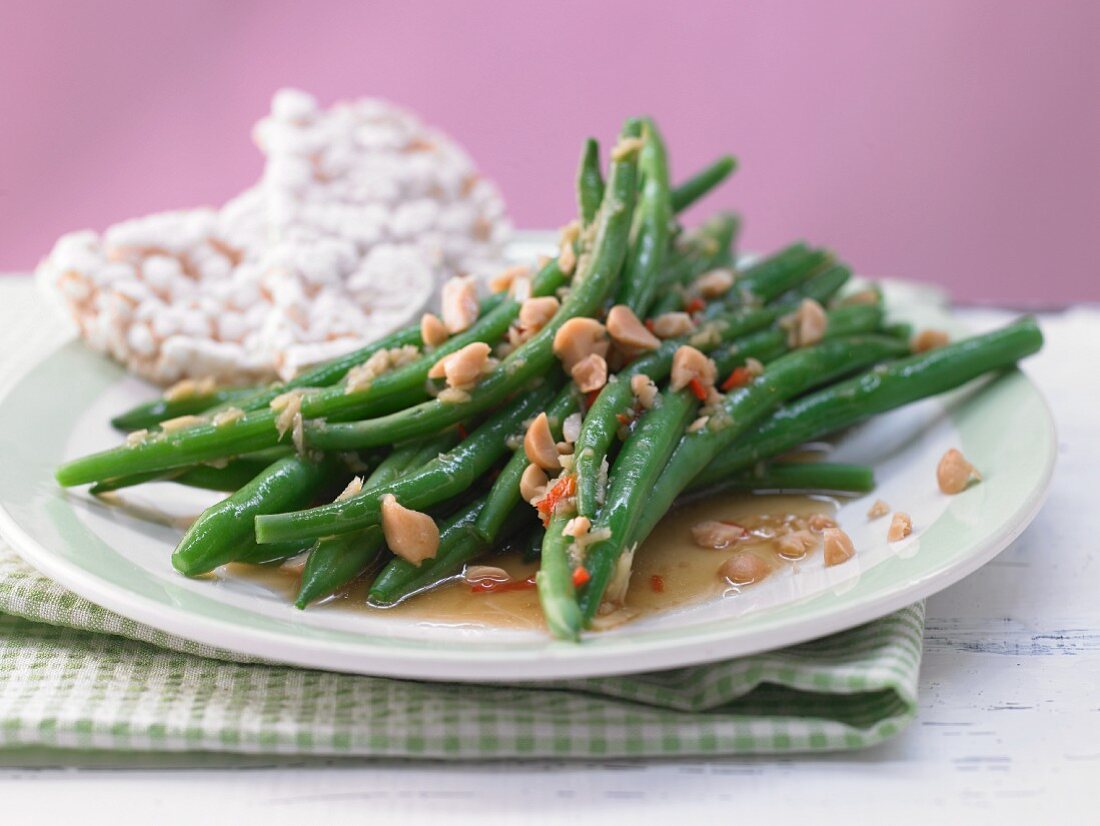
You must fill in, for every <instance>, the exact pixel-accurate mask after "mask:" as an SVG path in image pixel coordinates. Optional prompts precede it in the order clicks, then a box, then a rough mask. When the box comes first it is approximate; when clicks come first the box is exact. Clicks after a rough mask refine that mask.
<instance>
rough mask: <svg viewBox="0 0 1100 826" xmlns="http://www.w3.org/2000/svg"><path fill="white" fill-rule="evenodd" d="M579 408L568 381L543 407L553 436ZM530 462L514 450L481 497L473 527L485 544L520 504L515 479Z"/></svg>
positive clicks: (499, 530)
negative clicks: (490, 486) (555, 396)
mask: <svg viewBox="0 0 1100 826" xmlns="http://www.w3.org/2000/svg"><path fill="white" fill-rule="evenodd" d="M579 410H580V399H579V398H578V391H577V386H576V385H575V384H573V382H569V383H568V384H567V385H566V386H565V387H563V388H562V390H561V392H560V393H558V395H557V398H555V399H554V400H553V402H551V403H550V406H549V407H548V408H547V409H546V416H547V418H548V419H549V420H550V431H551V433H552V434H553V435H554V437H555V438H560V437H561V428H562V423H563V422H564V421H565V419H566V417H568V416H570V415H571V414H573V413H576V412H577V411H579ZM528 464H530V462H529V461H528V459H527V454H526V453H524V451H523V449H522V448H519V449H517V450H516V451H515V452H514V453H513V454H512V458H511V459H509V460H508V462H507V463H506V464H505V465H504V468H503V469H502V470H501V472H500V475H499V476H497V478H496V479H495V480H494V481H493V487H492V488H491V489H490V491H489V494H488V496H487V497H486V500H485V508H484V509H483V510H482V512H481V515H480V516H478V519H477V524H476V526H475V527H476V529H477V531H478V533H480V534H481V536H482V538H483V539H484V540H485V542H487V543H488V544H490V545H492V544H495V543H496V541H497V539H498V538H499V536H500V532H501V529H502V526H503V525H504V523H505V521H506V520H507V518H508V514H510V513H512V511H514V510H515V509H516V506H517V505H519V503H520V492H519V480H520V477H521V476H523V472H524V471H525V470H526V469H527V465H528Z"/></svg>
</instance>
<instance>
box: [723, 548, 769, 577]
mask: <svg viewBox="0 0 1100 826" xmlns="http://www.w3.org/2000/svg"><path fill="white" fill-rule="evenodd" d="M771 572H772V568H771V565H769V564H768V563H767V562H765V561H764V560H763V559H761V558H760V557H758V556H756V555H755V554H754V553H752V552H751V551H737V552H736V553H735V554H734V555H733V556H731V557H730V558H729V559H727V560H726V561H725V562H723V563H722V566H721V567H720V568H719V569H718V576H720V577H722V578H723V579H725V580H726V581H728V582H730V583H731V584H733V585H752V584H753V583H754V582H760V581H761V580H763V579H766V578H767V576H768V574H770V573H771Z"/></svg>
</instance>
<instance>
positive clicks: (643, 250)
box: [615, 119, 672, 318]
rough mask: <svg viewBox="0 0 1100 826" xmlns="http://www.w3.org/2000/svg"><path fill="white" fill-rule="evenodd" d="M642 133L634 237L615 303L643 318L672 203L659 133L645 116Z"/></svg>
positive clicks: (654, 286)
mask: <svg viewBox="0 0 1100 826" xmlns="http://www.w3.org/2000/svg"><path fill="white" fill-rule="evenodd" d="M642 134H643V139H644V141H645V143H644V144H643V146H642V150H641V153H640V155H639V158H638V169H639V172H640V173H641V174H642V175H644V182H643V184H642V191H641V194H640V195H639V196H638V206H637V209H636V212H635V219H634V230H633V234H634V240H633V243H632V244H631V247H630V251H629V253H628V254H627V257H626V264H625V265H624V269H623V277H622V279H621V281H620V282H619V291H618V294H617V295H616V296H615V303H616V304H625V305H626V306H627V307H629V308H630V309H631V310H632V311H633V312H634V313H635V315H638V316H640V317H643V318H644V317H645V315H646V312H647V311H648V309H649V305H650V304H652V303H653V298H654V296H655V295H656V292H657V282H658V276H659V274H660V272H661V268H662V266H663V264H664V261H665V256H666V253H667V251H668V240H669V231H670V227H671V225H672V203H671V201H670V199H669V188H668V161H667V159H666V157H665V145H664V141H663V140H662V139H661V133H660V132H658V131H657V127H656V125H655V124H654V123H653V121H652V120H648V119H647V120H645V121H644V124H643V129H642Z"/></svg>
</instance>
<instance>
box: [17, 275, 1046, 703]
mask: <svg viewBox="0 0 1100 826" xmlns="http://www.w3.org/2000/svg"><path fill="white" fill-rule="evenodd" d="M930 296H932V297H934V294H930V293H928V292H927V291H921V290H920V289H918V288H914V287H912V286H910V285H904V284H892V285H890V286H889V289H888V302H889V304H890V306H891V307H892V308H893V310H895V311H896V312H895V313H894V314H895V315H896V316H902V317H908V318H910V319H914V320H917V321H919V322H920V323H922V324H934V325H936V326H940V327H948V328H952V329H955V330H956V331H957V327H956V326H955V325H953V324H952V322H951V320H950V319H949V318H948V317H946V315H945V314H944V312H943V311H942V309H941V308H940V307H938V306H937V305H936V303H935V302H934V301H929V297H930ZM150 392H151V391H150V389H149V388H148V387H147V386H146V385H144V384H142V383H141V382H139V381H137V380H135V379H133V378H131V377H128V376H126V375H124V374H123V373H122V371H121V370H120V369H119V368H117V367H116V366H114V365H113V364H111V363H109V362H108V361H106V360H105V359H103V358H101V357H99V356H96V355H95V354H93V353H90V352H89V351H87V350H86V349H84V348H83V347H81V346H80V345H78V344H75V343H74V344H69V345H67V346H65V347H63V348H62V349H60V350H59V351H57V352H56V353H54V354H53V355H51V356H49V357H48V358H46V359H45V360H43V361H42V362H41V363H40V364H38V365H37V366H36V367H35V368H34V369H33V370H32V371H31V372H30V373H29V374H28V375H27V376H25V377H24V379H23V380H22V381H21V382H20V383H19V384H18V385H17V386H16V387H14V388H13V389H12V390H11V392H10V393H9V394H8V396H7V398H6V399H5V400H4V402H3V403H2V404H0V434H3V436H2V437H0V467H3V473H2V474H0V505H2V507H0V531H2V532H3V534H4V536H5V537H6V538H7V539H8V541H9V542H11V544H12V545H13V546H14V547H15V548H16V550H17V551H18V552H19V553H20V554H21V555H22V556H23V557H24V558H25V559H27V561H29V562H30V563H31V564H32V565H34V566H35V567H37V568H38V569H40V570H41V571H43V572H44V573H46V574H47V575H49V576H50V577H52V578H54V579H56V580H57V581H59V582H61V583H62V584H64V585H65V586H67V587H68V588H70V589H72V590H73V591H75V592H76V593H78V594H80V595H81V596H84V597H86V598H88V599H90V600H92V601H93V602H96V603H98V604H100V605H103V606H105V607H107V608H109V609H111V610H113V611H116V612H118V613H119V614H122V615H124V616H126V617H129V618H131V619H133V620H136V621H139V622H142V623H146V624H147V625H150V626H153V627H155V628H158V629H161V630H163V631H166V632H169V633H172V634H176V635H179V636H182V637H187V638H190V639H193V640H196V641H199V642H203V643H207V644H209V645H213V646H217V647H220V648H223V649H229V650H232V651H236V652H240V653H242V654H248V655H252V656H257V657H262V658H265V659H270V660H276V661H281V662H286V663H292V664H296V665H301V666H309V667H316V668H323V669H331V670H339V671H347V672H357V673H364V674H376V675H388V676H398V677H410V678H418V679H428V680H465V681H494V680H507V681H520V680H544V679H557V678H571V677H585V676H597V675H607V674H616V673H628V672H637V671H643V670H644V671H650V670H657V669H665V668H672V667H676V666H685V665H691V664H695V663H701V662H706V661H712V660H716V659H722V658H727V657H736V656H742V655H746V654H750V653H754V652H758V651H761V650H766V649H770V648H776V647H780V646H785V645H789V644H792V643H798V642H802V641H805V640H809V639H813V638H815V637H819V636H822V635H825V634H830V633H833V632H836V631H840V630H843V629H845V628H850V627H852V626H854V625H858V624H860V623H863V622H867V621H868V620H872V619H875V618H876V617H880V616H882V615H884V614H887V613H889V612H891V611H894V610H896V609H898V608H901V607H903V606H905V605H908V604H910V603H912V602H914V601H916V600H919V599H922V598H924V597H927V596H928V595H930V594H932V593H935V592H936V591H938V590H940V589H942V588H945V587H946V586H948V585H950V584H952V583H953V582H956V581H957V580H959V579H961V578H962V577H964V576H966V575H967V574H968V573H970V572H971V571H973V570H975V569H976V568H978V567H979V566H980V565H982V564H984V563H985V562H987V561H989V560H990V559H991V558H992V557H993V556H994V555H995V554H996V553H997V552H998V551H1000V550H1001V549H1003V548H1004V547H1005V546H1006V545H1008V544H1009V543H1010V542H1011V541H1012V540H1013V539H1014V538H1015V537H1016V536H1017V535H1018V534H1019V533H1020V531H1022V530H1023V528H1024V527H1025V526H1026V525H1027V524H1028V522H1029V521H1030V520H1031V519H1032V518H1033V517H1034V516H1035V514H1036V512H1037V511H1038V509H1039V507H1040V505H1041V503H1042V501H1043V498H1044V495H1045V492H1046V490H1047V487H1048V484H1049V481H1050V477H1051V473H1052V470H1053V466H1054V457H1055V439H1054V430H1053V423H1052V421H1051V417H1050V413H1049V411H1048V409H1047V407H1046V404H1045V403H1044V401H1043V400H1042V398H1041V396H1040V395H1039V393H1038V391H1037V390H1036V389H1035V388H1034V386H1033V385H1032V384H1031V383H1030V382H1029V381H1028V380H1027V379H1026V378H1025V377H1024V376H1023V375H1022V374H1021V373H1019V372H1017V371H1010V372H1008V373H1005V374H1003V375H1001V376H999V377H997V378H995V379H994V380H992V381H985V382H978V383H975V384H974V385H971V386H969V387H967V388H963V389H962V390H960V391H956V392H954V393H951V394H948V395H947V396H944V397H940V398H937V399H932V400H928V401H925V402H922V403H920V404H916V405H913V406H910V407H908V408H905V409H902V410H898V411H895V412H893V413H890V414H888V415H886V416H882V417H880V418H878V419H876V420H874V421H872V422H870V423H869V424H867V425H864V426H861V427H858V428H855V429H853V430H852V431H850V432H848V433H847V434H846V435H845V436H844V437H843V439H842V440H841V441H840V442H839V444H838V448H837V451H836V453H835V454H834V457H833V458H835V459H836V460H837V461H853V462H863V463H868V464H872V465H873V466H874V467H875V469H876V475H877V477H878V480H879V487H878V489H877V490H876V491H875V492H874V494H872V495H871V496H869V497H863V498H860V499H855V500H851V501H846V502H845V503H844V504H843V506H842V507H841V509H840V512H839V516H838V519H839V521H840V523H841V525H842V526H843V527H844V528H845V529H846V530H847V531H848V532H849V533H850V534H851V535H852V537H853V539H854V541H855V544H856V547H857V548H858V549H859V553H858V554H857V557H856V559H855V560H854V561H852V562H849V563H847V564H845V565H842V566H838V567H837V568H833V569H829V570H828V571H826V570H825V569H823V568H820V567H819V568H818V569H816V570H815V569H813V568H812V566H809V567H808V568H807V569H806V570H805V571H803V572H802V573H800V574H799V575H797V576H784V577H776V578H775V580H774V581H771V580H769V581H766V582H765V583H762V584H761V585H760V586H756V587H755V588H750V589H745V591H744V592H743V593H742V594H741V595H739V596H737V597H734V598H727V599H723V600H716V601H714V602H711V603H707V604H704V605H701V606H697V607H693V608H686V609H681V610H678V611H674V612H669V613H665V614H660V615H653V616H648V617H645V618H643V619H641V620H639V621H637V622H634V623H631V624H627V625H624V626H622V627H620V628H618V629H615V630H613V631H609V632H605V633H602V634H594V635H590V636H588V637H586V639H585V640H584V642H583V643H582V644H580V645H572V644H568V643H560V642H555V641H552V640H549V639H547V638H545V637H544V636H542V635H541V634H538V633H534V632H527V631H515V630H504V629H496V628H484V627H463V628H455V627H450V626H445V627H441V626H439V625H432V624H427V623H422V622H420V623H418V622H414V621H411V620H408V619H402V618H393V617H387V616H386V615H385V614H384V613H381V614H366V613H363V612H355V611H341V610H322V611H306V612H301V611H298V610H297V609H295V608H293V607H292V606H291V605H289V604H287V602H286V601H285V600H284V599H283V598H280V597H277V596H276V595H274V594H273V593H271V592H270V591H269V590H266V589H264V588H261V587H258V586H257V585H256V584H255V583H253V582H250V581H247V580H233V579H228V578H222V579H218V580H204V579H200V580H188V579H185V578H184V577H182V576H180V575H178V574H177V573H176V572H175V571H174V570H173V569H172V567H171V565H170V562H169V556H170V553H171V551H172V548H173V547H174V545H175V543H176V541H177V539H178V537H179V535H180V533H181V529H180V528H179V527H171V526H166V525H163V524H156V523H154V522H150V521H147V520H144V519H141V518H138V517H137V516H136V515H135V514H134V513H133V512H128V511H123V510H120V509H117V508H109V507H106V506H104V505H103V504H102V503H100V502H98V501H97V500H96V499H94V498H93V497H90V496H89V495H88V494H87V493H86V492H84V491H63V490H61V489H60V488H58V487H57V485H56V483H55V482H54V481H53V469H54V468H55V467H56V466H57V465H58V464H59V463H60V462H62V461H64V460H66V459H69V458H72V457H75V456H77V455H80V454H83V453H87V452H90V451H93V450H99V449H102V448H103V447H105V446H108V445H110V444H114V443H117V440H118V437H117V434H113V433H112V432H111V431H110V429H109V427H108V426H107V419H108V416H109V415H110V414H112V413H114V412H117V411H119V410H121V409H123V408H125V407H128V406H129V405H131V404H133V403H136V402H138V401H141V400H143V399H145V398H148V396H149V395H150ZM949 446H957V447H959V448H961V449H962V450H963V452H964V453H965V454H966V455H967V456H968V458H970V459H971V460H972V461H973V462H974V463H975V464H976V465H977V466H978V467H979V468H981V470H982V472H983V475H984V481H983V482H982V483H981V484H980V485H977V486H975V487H973V488H971V489H969V490H967V491H966V492H964V493H962V494H960V495H958V496H955V497H947V496H943V495H942V494H940V493H939V492H938V491H937V490H936V487H935V483H934V470H935V465H936V462H937V461H938V459H939V457H940V456H941V455H942V453H943V451H944V450H945V449H946V448H947V447H949ZM143 497H147V498H146V500H145V501H147V502H148V503H149V504H150V505H155V506H156V508H159V509H161V510H169V511H175V512H178V513H179V514H180V515H181V516H182V515H187V514H191V515H194V513H195V512H196V508H197V507H199V506H200V501H199V500H196V499H195V498H194V497H195V494H194V493H193V492H191V491H188V490H186V489H182V488H178V487H173V486H169V485H158V486H150V488H149V490H148V492H137V493H135V494H131V495H130V497H129V498H130V501H133V502H138V503H140V502H141V501H142V498H143ZM878 497H882V498H883V499H885V500H886V501H888V502H890V503H891V504H894V505H895V506H896V507H898V508H901V509H904V510H907V511H908V512H909V513H911V514H912V516H913V520H914V525H915V533H914V535H913V537H911V538H910V539H909V540H907V541H904V542H901V543H896V544H894V545H892V546H891V545H887V543H886V541H885V536H884V534H885V524H884V522H882V521H880V522H875V523H869V522H868V521H867V519H866V516H865V514H866V511H867V508H868V506H869V503H870V501H871V500H873V499H874V498H878Z"/></svg>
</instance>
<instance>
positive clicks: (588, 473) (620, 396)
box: [573, 308, 779, 518]
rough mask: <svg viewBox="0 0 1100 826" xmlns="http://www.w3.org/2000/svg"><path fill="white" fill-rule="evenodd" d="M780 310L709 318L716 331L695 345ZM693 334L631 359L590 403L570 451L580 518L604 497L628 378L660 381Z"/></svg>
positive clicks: (629, 399) (726, 337) (627, 404)
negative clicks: (604, 482) (606, 462)
mask: <svg viewBox="0 0 1100 826" xmlns="http://www.w3.org/2000/svg"><path fill="white" fill-rule="evenodd" d="M778 314H779V311H778V310H776V309H774V308H768V309H762V310H749V311H742V312H739V313H736V314H731V315H729V316H726V317H724V318H718V319H713V320H712V321H711V327H710V329H712V330H713V331H714V332H715V335H702V336H699V337H698V340H696V343H697V344H698V346H699V348H700V349H702V350H704V351H706V350H710V349H712V348H714V347H716V346H718V345H720V344H722V343H723V342H726V341H730V340H732V339H736V338H738V337H740V336H744V335H746V334H748V333H751V332H753V331H754V330H759V329H760V328H761V327H766V326H768V325H769V324H771V323H772V322H774V321H775V319H776V318H777V317H778ZM693 338H694V337H690V336H689V337H684V338H678V339H670V340H668V341H665V342H662V343H661V345H660V346H659V347H658V348H657V349H655V350H652V351H651V352H649V353H646V354H645V355H644V356H641V357H639V358H637V359H635V360H634V361H632V362H631V363H630V364H628V365H627V366H626V367H624V368H623V369H622V370H620V371H619V373H618V375H617V376H616V377H615V379H614V380H612V381H609V382H608V383H607V384H606V385H604V387H603V389H602V390H601V391H600V393H599V395H598V396H597V397H596V400H595V401H594V402H593V403H592V406H591V407H590V408H589V410H588V413H587V414H586V415H585V417H584V422H583V424H582V425H581V432H580V435H579V436H578V437H577V441H576V443H575V448H574V453H573V455H574V457H575V458H574V460H573V461H574V470H575V472H576V474H577V513H578V514H580V515H581V516H587V517H589V518H591V517H592V516H594V515H595V513H596V510H597V508H598V503H599V501H600V498H601V496H602V495H603V491H602V490H601V487H600V480H601V479H602V477H603V474H602V471H601V468H602V467H603V464H604V460H605V459H606V457H607V452H608V450H609V449H610V447H611V444H612V442H613V441H614V439H615V434H616V433H618V431H619V427H620V424H621V422H620V420H619V416H622V415H625V414H627V413H628V411H629V410H630V409H631V408H632V407H633V403H634V391H633V390H632V389H631V386H630V379H631V377H632V376H635V375H646V376H649V378H651V379H653V380H654V381H658V382H659V381H661V380H663V379H664V378H665V377H666V376H667V375H668V372H669V370H670V369H671V368H672V357H673V355H674V354H675V353H676V351H677V350H678V349H680V347H682V346H683V345H685V344H687V343H689V341H691V340H692V339H693Z"/></svg>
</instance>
